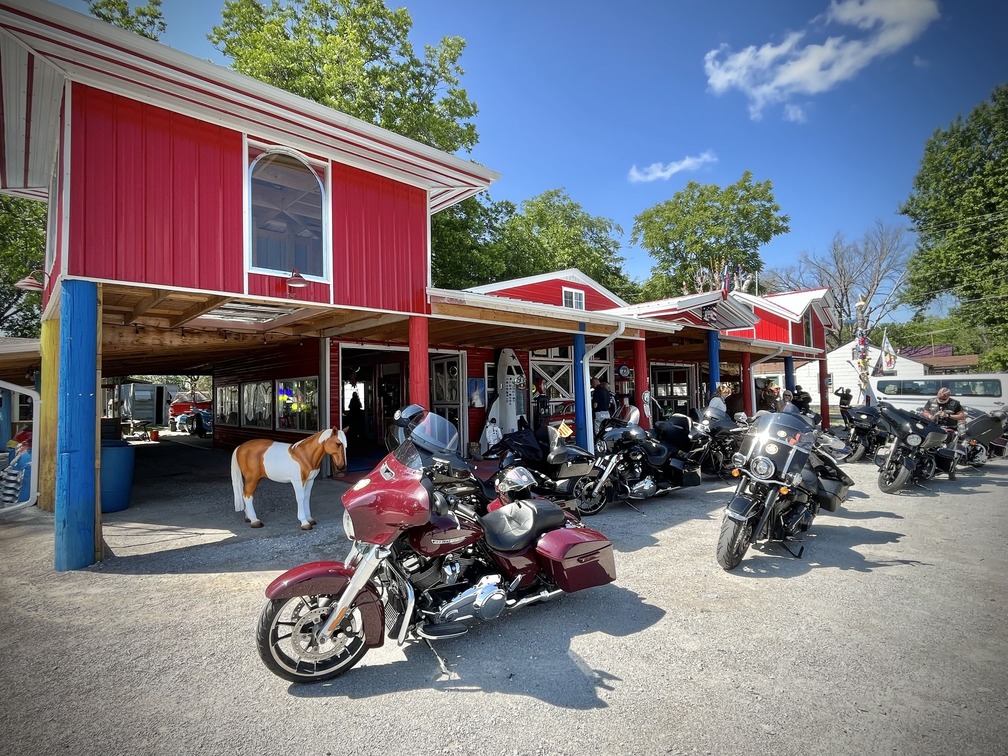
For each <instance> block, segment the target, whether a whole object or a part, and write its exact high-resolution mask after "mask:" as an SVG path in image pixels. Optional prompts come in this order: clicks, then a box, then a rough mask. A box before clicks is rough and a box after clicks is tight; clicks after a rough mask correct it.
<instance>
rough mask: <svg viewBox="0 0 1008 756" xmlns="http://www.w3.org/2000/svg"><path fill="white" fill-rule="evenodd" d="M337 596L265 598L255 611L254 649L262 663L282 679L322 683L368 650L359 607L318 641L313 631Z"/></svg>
mask: <svg viewBox="0 0 1008 756" xmlns="http://www.w3.org/2000/svg"><path fill="white" fill-rule="evenodd" d="M338 600H339V596H295V597H293V598H286V599H273V600H272V601H267V602H266V605H265V606H264V607H263V608H262V612H260V613H259V623H258V624H257V626H256V647H257V648H258V650H259V657H260V658H261V659H262V660H263V664H265V665H266V667H267V668H268V669H269V670H270V672H272V673H273V674H275V675H276V676H277V677H282V678H283V679H284V680H289V681H290V682H295V683H311V682H322V681H323V680H331V679H333V678H334V677H339V676H340V675H342V674H343V673H344V672H346V671H347V670H349V669H350V668H351V667H353V666H354V665H355V664H356V663H357V662H359V661H360V660H361V659H362V658H363V656H364V654H366V653H367V649H368V647H367V644H366V638H365V635H364V623H363V621H362V619H361V613H360V610H359V609H357V608H353V607H352V608H351V609H350V611H349V612H347V614H346V616H345V617H344V618H343V622H342V623H341V624H340V626H339V627H338V628H337V629H336V632H335V633H333V635H332V638H330V639H329V640H328V641H326V642H324V643H321V644H320V643H319V642H318V640H317V639H316V637H315V631H316V630H317V629H318V628H319V626H320V625H321V624H322V623H323V622H324V621H325V620H326V619H327V618H328V617H329V613H330V612H331V611H332V608H333V607H335V606H336V602H337V601H338Z"/></svg>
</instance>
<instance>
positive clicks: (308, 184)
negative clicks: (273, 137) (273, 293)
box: [249, 151, 326, 278]
mask: <svg viewBox="0 0 1008 756" xmlns="http://www.w3.org/2000/svg"><path fill="white" fill-rule="evenodd" d="M249 198H250V203H251V215H252V261H251V262H252V269H253V270H259V271H262V272H269V273H283V274H284V275H290V272H291V270H293V269H294V268H297V269H298V271H299V272H300V273H301V274H303V275H305V276H315V277H318V278H324V277H325V276H326V269H325V254H324V248H325V244H324V239H325V229H324V222H323V219H324V218H325V213H324V212H323V210H324V207H325V203H324V201H323V200H324V192H323V190H322V182H321V180H320V179H319V176H318V175H317V174H316V172H315V171H314V170H313V169H312V167H311V166H310V165H308V164H307V163H306V162H305V161H303V160H302V159H301V158H299V157H296V156H295V155H292V154H290V153H288V152H275V151H274V152H264V153H262V154H260V155H259V156H257V157H255V158H254V160H253V161H252V166H251V172H250V181H249Z"/></svg>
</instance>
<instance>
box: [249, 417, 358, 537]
mask: <svg viewBox="0 0 1008 756" xmlns="http://www.w3.org/2000/svg"><path fill="white" fill-rule="evenodd" d="M346 446H347V439H346V434H345V433H343V431H341V430H339V429H338V428H326V429H325V430H321V431H319V432H318V433H316V434H315V435H314V436H309V437H308V438H303V439H301V440H300V441H298V442H297V443H294V444H285V443H282V442H280V441H270V440H269V439H268V438H254V439H252V440H251V441H246V442H245V443H244V444H242V445H241V446H239V447H238V448H237V449H235V450H234V452H233V453H232V454H231V484H232V486H233V487H234V500H235V511H236V512H241V511H242V510H244V512H245V522H247V523H250V524H251V525H252V527H253V528H261V527H262V526H263V522H262V520H260V519H259V518H258V517H256V513H255V507H253V506H252V495H253V494H254V493H255V491H256V488H257V487H258V486H259V481H261V480H262V479H263V478H269V479H270V480H275V481H277V482H278V483H290V484H291V486H293V487H294V497H295V498H296V499H297V506H298V519H299V520H300V521H301V530H311V529H312V527H313V526H314V525H316V524H317V523H316V521H315V519H314V518H313V517H312V516H311V490H312V485H314V483H315V477H316V476H317V475H318V473H319V465H321V464H322V458H323V457H324V456H325V455H326V454H328V455H329V456H330V457H332V461H333V466H334V467H335V468H336V471H337V472H342V471H343V470H345V469H346V464H347V462H346Z"/></svg>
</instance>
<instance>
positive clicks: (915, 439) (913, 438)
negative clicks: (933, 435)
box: [906, 433, 924, 449]
mask: <svg viewBox="0 0 1008 756" xmlns="http://www.w3.org/2000/svg"><path fill="white" fill-rule="evenodd" d="M923 441H924V439H923V438H921V437H920V436H918V435H917V434H916V433H911V434H910V435H909V436H907V437H906V444H907V446H910V447H913V448H914V449H916V448H917V447H918V446H920V445H921V443H922V442H923Z"/></svg>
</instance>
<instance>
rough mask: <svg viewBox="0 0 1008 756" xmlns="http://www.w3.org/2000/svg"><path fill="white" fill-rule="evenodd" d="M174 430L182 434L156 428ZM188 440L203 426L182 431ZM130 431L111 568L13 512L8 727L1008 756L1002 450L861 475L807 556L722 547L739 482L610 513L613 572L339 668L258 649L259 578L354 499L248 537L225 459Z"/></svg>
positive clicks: (133, 750)
mask: <svg viewBox="0 0 1008 756" xmlns="http://www.w3.org/2000/svg"><path fill="white" fill-rule="evenodd" d="M163 438H164V437H163ZM180 441H185V442H186V443H190V444H195V445H193V446H187V445H184V444H183V443H180ZM199 447H200V444H199V442H198V441H197V442H191V441H186V438H185V437H180V438H179V439H173V438H169V439H167V440H165V441H162V443H160V444H145V445H142V446H138V447H137V450H138V455H137V475H136V484H135V486H134V492H133V501H132V505H131V506H130V507H129V508H128V509H126V510H124V511H122V512H117V513H111V514H107V515H105V527H104V536H105V541H106V544H107V546H108V554H107V558H106V559H105V560H104V561H103V562H101V563H99V564H96V565H94V566H92V567H90V568H87V569H84V570H79V571H74V572H69V573H56V572H54V571H53V518H52V516H51V515H49V514H46V513H44V512H40V511H38V510H37V509H31V510H28V511H25V512H22V513H20V514H7V515H3V516H0V563H2V570H0V597H2V599H3V607H4V611H3V612H2V614H0V647H2V654H0V669H2V679H3V681H4V684H3V686H2V690H0V712H2V713H0V743H2V744H3V750H4V752H6V753H29V754H34V753H57V752H59V753H62V752H66V753H74V754H103V755H104V756H112V755H113V754H190V753H202V754H218V753H220V754H256V755H257V756H258V755H260V754H265V753H271V754H272V753H276V754H284V753H293V754H299V755H300V754H334V755H337V754H350V753H354V754H387V753H403V752H415V753H437V754H477V753H479V754H484V753H491V754H495V753H500V754H565V755H566V754H571V755H574V754H586V753H589V754H621V755H622V754H662V753H670V754H742V753H759V752H765V753H773V754H883V753H884V754H967V753H969V754H995V753H1005V752H1006V750H1005V749H1006V746H1005V743H1008V664H1006V651H1008V644H1006V639H1008V630H1006V627H1008V622H1006V621H1008V611H1006V606H1008V590H1006V581H1005V574H1006V567H1008V564H1006V557H1005V544H1006V534H1008V526H1006V514H1005V513H1006V508H1005V507H1006V504H1005V502H1006V500H1008V497H1006V487H1008V461H1005V460H998V461H995V462H994V463H992V464H990V465H988V466H987V468H986V469H985V470H984V471H983V472H982V473H980V472H972V471H966V472H962V473H961V474H960V477H959V480H957V481H954V482H950V481H948V480H945V479H944V478H938V479H935V480H933V481H931V482H930V483H929V484H928V486H927V488H926V489H920V488H918V489H915V490H914V491H912V492H907V493H903V494H897V495H886V494H882V493H880V492H879V491H878V489H877V486H876V484H875V468H874V467H873V466H872V465H871V464H868V463H858V464H855V465H847V466H846V468H845V469H847V470H848V472H849V473H850V474H851V475H852V477H854V479H855V481H856V486H855V488H854V489H853V490H852V493H851V497H850V499H849V500H848V502H847V504H846V506H845V508H844V509H842V510H841V511H840V512H838V513H836V514H835V515H830V514H823V515H821V516H820V517H818V518H817V519H816V521H815V523H814V524H813V526H812V530H811V531H810V533H809V534H808V535H807V536H806V538H805V541H804V546H805V554H804V558H803V559H800V560H799V559H795V558H793V557H791V556H790V555H788V554H787V553H786V552H784V551H783V550H782V549H780V548H777V547H768V548H766V549H751V550H750V551H749V553H748V554H747V556H746V559H745V561H744V562H743V564H742V565H741V566H740V567H739V568H738V569H737V570H735V571H734V572H731V573H726V572H724V571H723V570H722V569H721V568H720V567H719V566H718V565H717V562H716V561H715V558H714V549H715V544H716V539H717V534H718V529H719V524H720V512H721V509H722V508H723V506H724V505H725V503H726V502H727V499H728V497H729V488H728V487H727V486H725V485H724V484H723V483H721V482H719V481H705V482H704V484H703V485H701V486H700V487H699V488H696V489H689V490H687V491H683V492H678V493H675V494H673V495H672V496H670V497H667V498H666V499H664V500H655V501H651V502H645V503H643V504H642V505H641V506H640V512H638V511H635V510H634V509H632V508H630V507H627V506H617V507H615V508H613V509H610V510H607V511H605V512H603V513H602V514H600V515H598V516H597V517H595V518H593V519H592V520H591V524H592V525H593V526H594V527H597V528H598V529H600V530H602V531H603V532H604V533H606V534H607V535H608V536H609V537H610V538H612V540H613V542H614V544H615V547H616V551H617V554H616V560H617V561H616V564H617V572H618V578H617V581H616V583H614V584H611V585H609V586H606V587H604V588H599V589H594V590H591V591H585V592H582V593H578V594H572V595H569V596H564V597H562V598H561V599H559V600H557V601H554V602H551V603H548V604H543V605H538V606H533V607H529V608H527V609H524V610H521V611H520V612H516V613H514V614H512V615H508V616H505V617H503V618H501V619H499V620H497V621H496V622H494V623H491V624H487V625H484V626H481V627H478V628H475V629H474V630H473V631H471V632H470V633H469V634H468V635H466V636H464V637H462V638H459V639H455V640H452V641H446V642H443V643H441V644H440V645H439V649H440V651H441V653H442V654H443V655H444V656H445V658H446V660H447V662H448V664H449V667H450V675H448V676H444V675H442V674H441V672H440V670H439V667H438V663H437V660H436V658H435V657H434V655H433V654H432V653H431V652H430V650H429V649H427V648H426V646H411V647H407V648H405V649H402V648H399V647H397V646H395V645H394V643H393V644H391V645H387V646H386V647H384V648H382V649H377V650H374V651H372V652H370V653H369V654H368V655H367V656H366V657H365V659H364V661H363V662H362V664H361V665H359V666H358V667H357V668H355V669H354V670H352V671H351V672H350V673H348V674H347V675H346V676H344V677H343V678H340V679H337V680H336V681H334V682H333V683H331V684H323V685H314V686H292V685H290V684H288V683H286V682H284V681H283V680H280V679H279V678H276V677H274V676H273V675H272V674H270V673H269V672H268V671H267V670H266V668H265V667H264V666H263V665H262V663H261V662H260V661H259V658H258V656H257V654H256V651H255V645H254V641H253V629H254V625H255V620H256V617H257V615H258V612H259V609H260V607H261V605H262V602H263V589H264V588H265V586H266V585H267V583H268V582H269V581H270V580H271V579H272V578H273V577H275V576H276V575H277V574H279V572H281V571H282V570H284V569H286V568H287V567H289V566H293V565H295V564H298V563H300V562H303V561H307V560H311V559H342V558H343V556H344V555H345V552H346V544H347V542H346V540H345V538H344V536H343V532H342V527H341V520H340V518H341V511H342V508H341V506H340V504H339V500H338V497H339V494H340V493H341V492H342V491H343V490H345V488H346V484H345V483H342V482H340V481H336V480H324V481H320V482H319V483H318V484H317V485H316V486H315V491H314V494H313V511H314V513H315V515H316V517H317V518H318V519H319V521H320V525H319V527H317V528H316V529H315V530H313V531H311V532H308V533H303V532H301V531H299V530H298V525H297V520H296V517H295V504H294V499H293V495H292V494H291V492H290V489H289V487H285V486H280V485H279V484H269V483H264V484H263V485H262V486H261V488H260V492H259V494H258V495H257V497H256V509H257V511H258V512H259V514H260V515H261V516H262V517H263V519H264V520H265V522H266V527H265V528H263V529H262V530H252V529H250V528H248V527H247V526H246V525H245V524H244V523H243V522H242V520H241V516H240V515H239V514H237V513H235V512H234V508H233V506H232V503H231V492H230V490H229V488H230V484H229V481H228V472H227V465H228V461H229V457H228V455H226V454H224V453H222V452H218V451H214V450H212V449H208V448H199Z"/></svg>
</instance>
